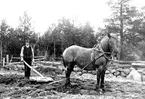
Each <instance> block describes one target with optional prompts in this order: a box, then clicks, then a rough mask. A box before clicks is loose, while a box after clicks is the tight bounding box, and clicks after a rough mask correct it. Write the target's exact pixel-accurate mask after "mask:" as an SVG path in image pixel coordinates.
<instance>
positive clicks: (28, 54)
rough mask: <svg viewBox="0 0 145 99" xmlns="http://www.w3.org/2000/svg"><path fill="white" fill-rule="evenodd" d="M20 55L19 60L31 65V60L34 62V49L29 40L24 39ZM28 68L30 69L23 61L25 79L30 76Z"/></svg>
mask: <svg viewBox="0 0 145 99" xmlns="http://www.w3.org/2000/svg"><path fill="white" fill-rule="evenodd" d="M20 57H21V61H25V62H27V63H28V64H29V65H30V66H31V65H32V62H34V51H33V48H32V47H31V46H30V44H29V40H26V41H25V45H24V46H22V48H21V53H20ZM30 70H31V69H30V68H29V67H28V66H27V65H26V64H25V63H24V71H25V77H26V78H27V79H29V78H30Z"/></svg>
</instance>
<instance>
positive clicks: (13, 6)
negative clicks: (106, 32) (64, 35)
mask: <svg viewBox="0 0 145 99" xmlns="http://www.w3.org/2000/svg"><path fill="white" fill-rule="evenodd" d="M107 2H108V0H0V21H1V20H5V21H6V23H7V24H8V25H10V26H12V27H13V28H16V27H17V26H18V25H19V24H20V21H19V17H22V16H23V15H24V12H25V11H26V12H27V14H28V15H29V16H30V17H31V18H32V20H31V22H32V26H33V27H34V30H35V31H36V32H40V33H44V32H45V31H46V30H47V29H48V27H49V26H50V25H51V24H53V23H57V22H58V20H59V19H61V18H62V17H65V18H69V19H72V20H74V21H75V22H76V23H81V24H83V23H85V22H89V23H90V25H91V26H92V27H94V29H95V30H97V28H98V27H103V26H104V23H103V19H105V18H107V17H109V16H110V14H111V11H110V8H109V6H108V5H107ZM132 4H133V5H134V6H137V7H142V6H144V5H145V0H132Z"/></svg>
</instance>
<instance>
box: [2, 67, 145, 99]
mask: <svg viewBox="0 0 145 99" xmlns="http://www.w3.org/2000/svg"><path fill="white" fill-rule="evenodd" d="M38 70H39V71H40V72H42V71H43V75H45V76H51V77H53V79H54V80H55V81H56V80H61V79H64V78H65V77H64V73H61V72H56V71H51V70H46V69H45V70H42V69H40V68H39V69H38ZM32 76H36V74H35V73H33V72H32ZM71 77H72V78H71V85H72V86H70V87H67V88H66V87H65V86H64V83H65V80H64V81H61V82H58V83H55V84H52V85H50V84H49V82H47V83H42V82H41V83H40V82H39V83H38V82H35V81H29V80H27V79H24V77H23V70H21V71H20V70H17V71H16V70H15V71H14V70H5V69H1V70H0V99H145V84H144V83H142V82H136V81H131V80H127V79H126V78H122V77H117V78H116V77H114V76H112V75H106V78H105V92H104V93H102V94H100V93H99V92H97V91H96V90H95V84H96V76H94V75H92V74H87V73H86V74H83V75H81V76H79V75H78V74H77V73H72V75H71Z"/></svg>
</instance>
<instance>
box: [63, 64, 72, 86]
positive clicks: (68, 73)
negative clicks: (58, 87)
mask: <svg viewBox="0 0 145 99" xmlns="http://www.w3.org/2000/svg"><path fill="white" fill-rule="evenodd" d="M73 68H74V64H72V63H70V64H69V65H68V67H67V71H66V83H65V86H69V85H70V75H71V72H72V71H73Z"/></svg>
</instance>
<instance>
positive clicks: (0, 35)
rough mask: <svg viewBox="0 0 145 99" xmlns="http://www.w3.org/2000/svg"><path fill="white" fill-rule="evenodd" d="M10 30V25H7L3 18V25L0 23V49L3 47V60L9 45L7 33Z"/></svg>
mask: <svg viewBox="0 0 145 99" xmlns="http://www.w3.org/2000/svg"><path fill="white" fill-rule="evenodd" d="M8 31H9V26H8V25H7V23H6V21H5V20H2V22H1V25H0V40H1V41H0V49H1V53H0V54H1V58H0V59H1V60H2V57H3V55H5V54H6V53H7V50H6V47H7V43H8V39H7V34H8Z"/></svg>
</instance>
